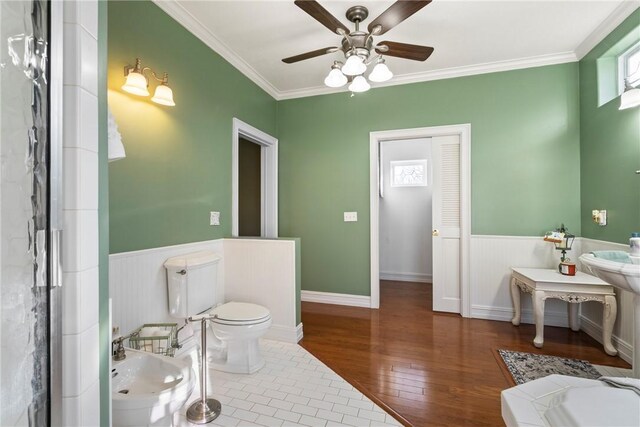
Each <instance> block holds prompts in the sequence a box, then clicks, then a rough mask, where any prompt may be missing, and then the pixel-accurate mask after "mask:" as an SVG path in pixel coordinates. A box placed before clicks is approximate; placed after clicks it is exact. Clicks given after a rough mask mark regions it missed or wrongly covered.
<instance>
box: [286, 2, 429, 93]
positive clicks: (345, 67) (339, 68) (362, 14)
mask: <svg viewBox="0 0 640 427" xmlns="http://www.w3.org/2000/svg"><path fill="white" fill-rule="evenodd" d="M294 3H295V5H296V6H298V7H299V8H300V9H302V10H304V11H305V12H307V13H308V14H309V15H310V16H311V17H312V18H314V19H315V20H316V21H318V22H320V23H321V24H322V25H324V26H325V27H327V28H328V29H329V30H331V31H332V32H335V33H336V34H338V35H340V36H342V41H341V44H340V46H334V47H325V48H322V49H317V50H313V51H311V52H306V53H303V54H300V55H296V56H291V57H289V58H284V59H283V60H282V61H283V62H285V63H287V64H293V63H295V62H299V61H303V60H305V59H310V58H315V57H317V56H322V55H325V54H328V53H333V52H337V51H342V52H343V53H344V56H345V59H346V60H345V62H344V63H343V62H341V61H334V63H333V65H332V67H331V71H330V72H329V75H328V76H327V77H326V78H325V81H324V82H325V84H326V85H327V86H329V87H341V86H344V85H345V84H346V83H347V82H348V81H351V84H350V85H349V90H350V91H351V92H364V91H367V90H369V88H370V87H371V86H370V85H369V83H368V82H367V79H365V77H364V75H363V74H364V73H365V72H366V71H367V66H368V65H370V64H371V63H373V62H375V63H376V65H375V67H374V68H373V71H372V72H371V74H369V76H368V77H369V80H371V81H373V82H384V81H387V80H389V79H390V78H392V77H393V74H392V73H391V71H390V70H389V68H388V67H387V65H386V64H385V63H384V58H383V57H382V55H383V54H384V55H389V56H395V57H398V58H404V59H411V60H414V61H425V60H426V59H427V58H429V56H430V55H431V54H432V53H433V48H432V47H428V46H420V45H414V44H408V43H398V42H393V41H383V42H379V43H374V41H373V38H374V36H379V35H382V34H384V33H386V32H387V31H389V30H390V29H392V28H393V27H395V26H396V25H398V24H399V23H401V22H402V21H404V20H405V19H407V18H408V17H410V16H411V15H413V14H414V13H416V12H417V11H419V10H420V9H422V8H423V7H425V6H426V5H428V4H429V3H431V0H423V1H417V0H398V1H396V2H395V3H393V4H392V5H391V6H390V7H389V8H388V9H387V10H385V11H384V12H382V14H381V15H380V16H378V17H377V18H376V19H374V20H373V21H371V22H370V23H369V25H368V26H367V31H361V30H360V23H361V22H362V21H364V20H365V19H367V17H368V16H369V11H368V10H367V8H366V7H364V6H353V7H351V8H349V9H348V10H347V13H346V17H347V19H348V20H349V21H351V22H353V23H354V24H355V30H354V31H350V30H349V29H348V28H347V27H346V26H344V25H343V24H342V22H340V21H339V20H338V19H336V18H335V17H334V16H333V15H331V14H330V13H329V12H328V11H327V10H326V9H325V8H323V7H322V6H321V5H320V3H318V2H317V1H315V0H296V1H294ZM376 54H377V55H376Z"/></svg>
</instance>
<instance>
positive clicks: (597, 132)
mask: <svg viewBox="0 0 640 427" xmlns="http://www.w3.org/2000/svg"><path fill="white" fill-rule="evenodd" d="M633 31H635V37H634V38H635V41H636V42H637V41H638V40H640V9H639V10H636V11H635V12H634V13H633V14H632V15H631V16H629V18H627V19H626V20H625V21H624V22H623V23H622V24H621V25H620V26H618V28H616V29H615V30H614V31H613V32H612V33H611V34H609V35H608V36H607V37H606V38H605V39H604V40H603V41H602V42H601V43H600V44H598V46H596V47H595V48H594V49H593V50H592V51H591V52H589V53H588V54H587V55H586V56H585V57H584V58H583V59H582V60H581V61H580V157H581V164H580V193H581V201H582V207H581V216H582V235H583V236H584V237H589V238H592V239H598V240H605V241H610V242H618V243H627V242H628V241H629V235H630V234H631V232H632V231H640V176H639V175H636V174H635V171H636V170H640V108H631V109H628V110H622V111H620V110H618V107H619V106H620V98H619V97H616V98H614V99H613V100H611V101H609V102H608V103H606V104H604V105H602V106H601V107H598V84H597V83H598V76H597V72H596V69H597V64H596V61H597V60H598V59H599V58H600V57H602V56H603V55H605V54H606V53H607V52H608V51H610V49H611V48H613V47H614V46H615V45H616V44H617V43H618V42H619V41H620V40H622V39H623V38H627V35H628V34H630V33H631V32H633ZM593 209H606V210H607V214H608V217H609V218H608V219H609V223H608V225H607V226H606V227H600V226H598V225H596V224H594V223H593V222H592V221H591V211H592V210H593Z"/></svg>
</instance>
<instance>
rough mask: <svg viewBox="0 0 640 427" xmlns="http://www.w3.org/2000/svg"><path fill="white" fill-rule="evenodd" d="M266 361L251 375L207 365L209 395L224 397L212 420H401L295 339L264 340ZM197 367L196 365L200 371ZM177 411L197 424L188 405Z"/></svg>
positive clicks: (178, 417)
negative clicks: (221, 370)
mask: <svg viewBox="0 0 640 427" xmlns="http://www.w3.org/2000/svg"><path fill="white" fill-rule="evenodd" d="M260 344H261V350H262V354H263V356H264V358H265V361H266V364H265V366H264V368H262V369H261V370H259V371H258V372H256V373H255V374H252V375H244V374H228V373H225V372H218V371H214V370H212V369H209V371H208V376H209V379H208V381H207V383H208V395H209V396H210V397H213V398H215V399H217V400H219V401H220V403H221V404H222V414H221V415H220V416H219V417H218V418H216V419H215V420H214V421H213V422H211V423H210V424H207V425H214V426H242V427H244V426H269V427H270V426H298V425H301V426H312V427H315V426H326V427H330V426H357V427H361V426H375V427H378V426H380V427H384V426H399V425H400V424H399V423H398V422H397V421H396V420H395V419H394V418H393V417H392V416H391V415H389V414H387V413H386V412H385V411H384V410H383V409H382V408H380V407H379V406H377V405H376V404H375V403H373V402H372V401H371V400H370V399H368V398H367V397H366V396H364V395H363V394H362V393H360V392H359V391H358V390H356V389H355V388H354V387H352V386H351V385H350V384H349V383H348V382H346V381H345V380H344V379H342V378H341V377H340V376H339V375H338V374H336V373H335V372H333V371H332V370H331V369H329V368H328V367H327V366H326V365H325V364H323V363H322V362H320V361H319V360H318V359H316V358H315V357H313V356H312V355H311V354H310V353H309V352H308V351H306V350H305V349H303V348H302V347H300V346H299V345H297V344H288V343H283V342H278V341H269V340H262V341H261V342H260ZM197 369H198V367H197V366H196V373H198V371H197ZM199 396H200V390H199V388H198V387H196V388H195V389H194V391H193V394H192V395H191V399H189V402H187V404H186V405H185V406H184V407H183V408H182V409H181V410H180V411H179V412H178V413H177V414H175V416H174V426H176V427H178V426H179V427H187V426H195V424H191V423H189V422H188V421H187V417H186V411H187V408H188V407H189V405H190V404H191V402H193V401H195V400H197V399H198V398H199Z"/></svg>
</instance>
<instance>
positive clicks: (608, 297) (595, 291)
mask: <svg viewBox="0 0 640 427" xmlns="http://www.w3.org/2000/svg"><path fill="white" fill-rule="evenodd" d="M511 270H512V274H511V299H512V301H513V308H514V310H515V314H514V316H513V319H512V320H511V323H513V324H514V325H515V326H518V325H519V324H520V291H522V292H526V293H529V294H531V297H532V302H533V316H534V320H535V324H536V336H535V338H534V339H533V344H534V345H535V346H536V347H538V348H541V347H542V345H543V344H544V302H545V300H546V299H547V298H557V299H561V300H563V301H566V302H568V303H569V307H568V309H569V326H570V327H571V329H572V330H574V331H578V330H579V329H580V319H579V317H578V307H579V304H580V303H582V302H585V301H597V302H599V303H601V304H602V305H603V312H602V319H603V320H602V323H603V325H602V342H603V345H604V350H605V352H606V353H607V354H608V355H610V356H615V355H616V354H618V351H617V350H616V349H615V347H613V344H612V343H611V334H612V332H613V324H614V323H615V321H616V314H617V310H618V309H617V303H616V297H615V293H614V292H613V286H611V285H610V284H608V283H606V282H604V281H602V280H600V279H599V278H597V277H595V276H591V275H589V274H585V273H582V272H580V271H578V272H576V275H575V276H565V275H563V274H560V272H558V270H554V269H543V268H520V267H513V268H512V269H511Z"/></svg>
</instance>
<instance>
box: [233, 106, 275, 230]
mask: <svg viewBox="0 0 640 427" xmlns="http://www.w3.org/2000/svg"><path fill="white" fill-rule="evenodd" d="M240 137H242V138H244V139H246V140H249V141H251V142H253V143H256V144H258V145H260V146H261V150H260V161H261V168H262V176H261V181H262V182H261V203H260V206H261V212H260V218H261V227H260V228H261V231H262V232H261V236H260V237H268V238H276V237H278V139H277V138H274V137H272V136H271V135H269V134H267V133H265V132H262V131H261V130H259V129H256V128H254V127H253V126H251V125H249V124H247V123H245V122H243V121H242V120H239V119H237V118H235V117H234V118H233V133H232V146H231V235H232V236H234V237H238V218H239V215H238V213H239V212H238V189H239V176H238V160H239V159H238V157H239V155H238V151H239V150H238V144H239V140H240Z"/></svg>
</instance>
